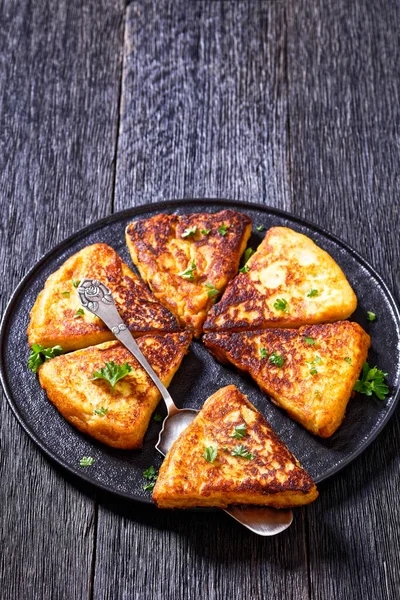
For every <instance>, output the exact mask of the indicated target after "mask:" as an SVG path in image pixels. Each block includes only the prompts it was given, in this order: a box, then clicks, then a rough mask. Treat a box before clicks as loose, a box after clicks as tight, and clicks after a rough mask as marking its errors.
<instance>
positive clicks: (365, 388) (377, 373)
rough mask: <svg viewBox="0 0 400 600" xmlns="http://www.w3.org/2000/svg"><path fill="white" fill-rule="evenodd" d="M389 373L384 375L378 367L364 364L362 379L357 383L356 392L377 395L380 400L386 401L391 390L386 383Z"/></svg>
mask: <svg viewBox="0 0 400 600" xmlns="http://www.w3.org/2000/svg"><path fill="white" fill-rule="evenodd" d="M385 377H387V373H384V372H383V371H381V370H380V369H378V367H370V366H369V364H368V363H367V362H365V363H364V366H363V368H362V373H361V377H360V379H358V380H357V381H356V384H355V386H354V388H353V389H354V390H355V391H356V392H360V394H365V395H366V396H372V394H375V396H377V397H378V398H379V400H384V399H385V396H387V395H388V393H389V388H388V386H387V385H386V383H385Z"/></svg>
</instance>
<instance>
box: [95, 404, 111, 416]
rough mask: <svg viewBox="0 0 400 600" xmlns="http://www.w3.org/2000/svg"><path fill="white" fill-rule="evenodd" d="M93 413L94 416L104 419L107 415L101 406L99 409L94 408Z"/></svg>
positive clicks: (106, 411) (105, 409)
mask: <svg viewBox="0 0 400 600" xmlns="http://www.w3.org/2000/svg"><path fill="white" fill-rule="evenodd" d="M93 412H94V414H95V415H99V416H100V417H105V415H106V414H107V413H108V408H104V406H101V407H100V408H95V409H94V411H93Z"/></svg>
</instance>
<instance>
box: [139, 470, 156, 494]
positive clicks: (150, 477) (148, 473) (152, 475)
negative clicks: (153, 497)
mask: <svg viewBox="0 0 400 600" xmlns="http://www.w3.org/2000/svg"><path fill="white" fill-rule="evenodd" d="M143 477H144V478H145V479H147V481H148V483H145V484H144V486H143V489H144V491H145V492H152V491H153V489H154V486H155V485H156V481H157V477H158V473H157V470H156V469H155V468H154V467H153V466H151V467H148V468H147V469H145V470H144V471H143Z"/></svg>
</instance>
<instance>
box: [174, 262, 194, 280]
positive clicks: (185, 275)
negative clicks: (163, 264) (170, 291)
mask: <svg viewBox="0 0 400 600" xmlns="http://www.w3.org/2000/svg"><path fill="white" fill-rule="evenodd" d="M195 270H196V263H195V262H194V260H192V261H191V262H190V265H189V266H188V267H187V268H186V269H185V270H184V271H182V272H181V273H178V275H179V277H183V279H188V280H189V281H193V280H194V275H193V271H195Z"/></svg>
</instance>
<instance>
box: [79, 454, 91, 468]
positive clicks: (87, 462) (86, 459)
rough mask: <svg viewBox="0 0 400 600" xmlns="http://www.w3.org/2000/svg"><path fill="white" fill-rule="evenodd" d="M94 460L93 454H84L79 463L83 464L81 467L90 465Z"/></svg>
mask: <svg viewBox="0 0 400 600" xmlns="http://www.w3.org/2000/svg"><path fill="white" fill-rule="evenodd" d="M94 462H95V461H94V458H92V457H91V456H84V457H83V458H81V460H80V461H79V464H80V465H81V467H90V466H91V465H92V464H93V463H94Z"/></svg>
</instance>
